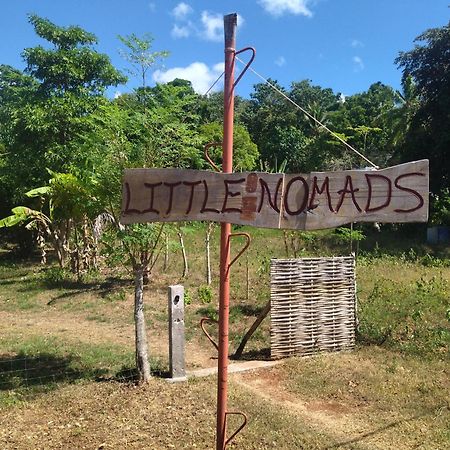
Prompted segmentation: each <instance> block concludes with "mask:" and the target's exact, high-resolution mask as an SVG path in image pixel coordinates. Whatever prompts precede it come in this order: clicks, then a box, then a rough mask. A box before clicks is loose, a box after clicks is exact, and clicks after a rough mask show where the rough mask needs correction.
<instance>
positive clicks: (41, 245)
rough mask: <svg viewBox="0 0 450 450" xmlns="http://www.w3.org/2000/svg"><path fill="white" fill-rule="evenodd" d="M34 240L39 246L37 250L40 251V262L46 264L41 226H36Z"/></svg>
mask: <svg viewBox="0 0 450 450" xmlns="http://www.w3.org/2000/svg"><path fill="white" fill-rule="evenodd" d="M36 241H37V244H38V247H39V251H40V252H41V264H42V265H45V264H47V252H46V251H45V238H44V233H43V232H42V230H41V228H40V227H39V228H38V232H37V236H36Z"/></svg>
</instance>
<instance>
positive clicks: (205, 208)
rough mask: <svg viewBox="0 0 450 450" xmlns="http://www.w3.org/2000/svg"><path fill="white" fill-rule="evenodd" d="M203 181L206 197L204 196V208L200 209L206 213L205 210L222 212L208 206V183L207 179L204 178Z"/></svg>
mask: <svg viewBox="0 0 450 450" xmlns="http://www.w3.org/2000/svg"><path fill="white" fill-rule="evenodd" d="M202 182H203V186H204V188H205V197H204V198H203V206H202V209H201V210H200V212H201V213H204V212H215V213H220V211H219V210H218V209H215V208H207V207H206V204H207V203H208V184H207V183H206V180H202Z"/></svg>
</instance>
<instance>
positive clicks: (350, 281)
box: [270, 256, 356, 359]
mask: <svg viewBox="0 0 450 450" xmlns="http://www.w3.org/2000/svg"><path fill="white" fill-rule="evenodd" d="M270 274H271V282H270V298H271V330H270V335H271V355H272V358H274V359H277V358H284V357H287V356H293V355H311V354H314V353H318V352H322V351H338V350H344V349H351V348H353V347H354V345H355V308H356V282H355V259H354V257H353V256H345V257H331V258H300V259H272V260H271V263H270Z"/></svg>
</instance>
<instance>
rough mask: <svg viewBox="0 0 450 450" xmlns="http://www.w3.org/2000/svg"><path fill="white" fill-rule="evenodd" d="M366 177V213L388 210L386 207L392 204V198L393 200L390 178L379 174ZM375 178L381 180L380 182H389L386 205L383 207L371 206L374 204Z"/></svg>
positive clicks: (369, 174) (368, 174)
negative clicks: (373, 182) (373, 180)
mask: <svg viewBox="0 0 450 450" xmlns="http://www.w3.org/2000/svg"><path fill="white" fill-rule="evenodd" d="M365 176H366V181H367V187H368V192H367V203H366V207H365V208H364V211H365V212H366V213H368V212H375V211H379V210H380V209H383V208H386V206H389V203H391V198H392V181H391V180H390V179H389V178H388V177H385V176H384V175H380V174H378V173H366V174H365ZM373 178H379V179H380V180H385V181H387V185H388V191H387V194H386V196H385V198H386V200H385V201H384V203H383V204H382V205H379V206H370V204H371V202H372V197H373V188H372V179H373Z"/></svg>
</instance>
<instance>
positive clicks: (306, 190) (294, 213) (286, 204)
mask: <svg viewBox="0 0 450 450" xmlns="http://www.w3.org/2000/svg"><path fill="white" fill-rule="evenodd" d="M296 181H301V182H302V184H303V187H304V193H303V200H302V203H301V205H300V207H299V208H298V209H297V210H296V211H292V210H291V209H290V208H289V201H288V197H289V191H290V189H291V186H292V185H293V184H294V183H295V182H296ZM308 197H309V186H308V183H307V182H306V180H305V179H304V178H303V177H300V176H299V177H294V178H292V179H291V180H289V183H288V184H287V185H286V189H285V192H284V209H285V210H286V212H287V213H288V214H289V215H290V216H297V215H298V214H300V213H302V212H303V211H304V209H305V208H306V204H307V203H308Z"/></svg>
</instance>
